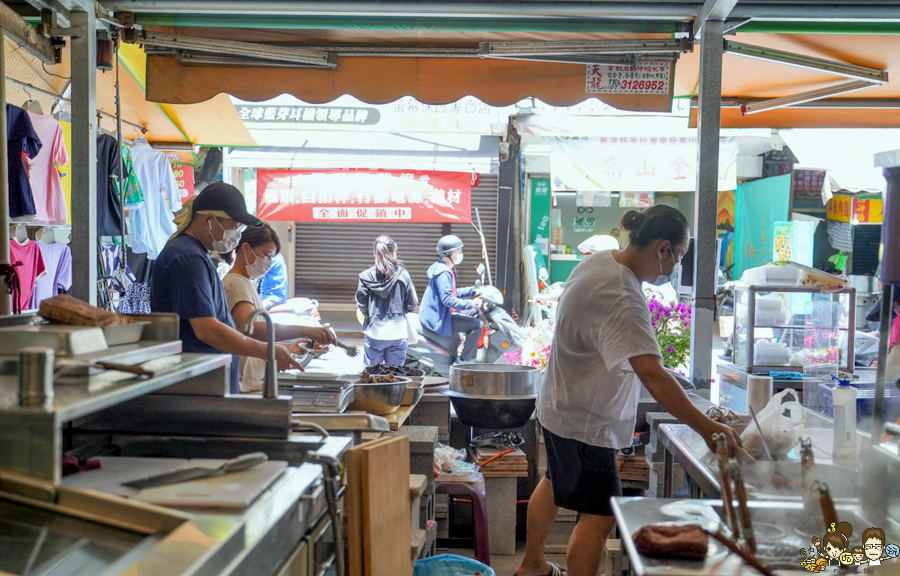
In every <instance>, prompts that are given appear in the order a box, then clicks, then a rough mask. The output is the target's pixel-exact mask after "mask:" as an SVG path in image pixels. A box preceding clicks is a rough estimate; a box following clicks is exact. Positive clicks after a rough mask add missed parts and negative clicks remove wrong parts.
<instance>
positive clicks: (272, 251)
mask: <svg viewBox="0 0 900 576" xmlns="http://www.w3.org/2000/svg"><path fill="white" fill-rule="evenodd" d="M279 252H281V242H280V241H279V239H278V234H277V233H276V232H275V230H274V229H272V227H271V226H269V225H268V224H263V226H261V227H259V228H247V229H246V230H245V231H244V233H243V234H242V235H241V238H240V243H239V244H238V247H237V248H236V249H235V250H234V251H233V252H230V253H228V254H226V255H225V256H224V257H225V259H226V260H227V261H230V262H232V263H233V266H232V268H231V271H229V272H228V274H226V275H225V278H223V279H222V285H223V286H224V287H225V297H226V299H227V300H228V309H229V310H230V311H231V317H232V318H233V319H234V324H235V326H243V325H244V323H245V322H246V321H247V318H249V317H250V315H251V314H252V313H253V311H254V310H256V309H258V308H264V306H263V303H262V300H261V299H260V297H259V293H258V292H257V291H256V287H255V286H254V285H253V282H252V281H253V280H255V279H257V278H261V277H262V276H265V274H266V272H268V271H269V268H271V267H272V259H273V258H274V257H275V256H276V255H277V254H278V253H279ZM252 336H253V338H255V339H257V340H262V341H263V342H265V341H266V338H267V337H266V323H265V322H264V321H263V322H257V323H256V325H255V326H254V327H253V333H252ZM298 338H309V339H311V340H315V341H316V342H320V343H323V344H329V343H331V342H334V335H333V334H332V333H331V331H330V330H328V329H327V328H309V327H305V326H287V325H284V324H275V340H276V341H287V340H296V339H298ZM287 347H288V349H289V350H290V351H291V353H293V354H299V353H300V347H301V346H300V343H299V342H292V343H291V344H288V346H287ZM265 368H266V362H265V360H262V359H260V358H255V357H248V356H241V361H240V390H241V392H242V393H245V394H259V393H261V392H262V390H263V378H264V376H265Z"/></svg>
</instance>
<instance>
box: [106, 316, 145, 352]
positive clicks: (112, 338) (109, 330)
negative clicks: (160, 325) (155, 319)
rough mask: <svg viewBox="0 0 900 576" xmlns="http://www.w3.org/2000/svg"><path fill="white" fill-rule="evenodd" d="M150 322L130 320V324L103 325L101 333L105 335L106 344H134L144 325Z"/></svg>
mask: <svg viewBox="0 0 900 576" xmlns="http://www.w3.org/2000/svg"><path fill="white" fill-rule="evenodd" d="M148 324H150V322H132V323H131V324H118V325H115V326H104V327H103V335H104V336H105V337H106V345H107V346H121V345H122V344H134V343H135V342H137V341H139V340H140V339H141V336H142V335H143V334H144V326H147V325H148Z"/></svg>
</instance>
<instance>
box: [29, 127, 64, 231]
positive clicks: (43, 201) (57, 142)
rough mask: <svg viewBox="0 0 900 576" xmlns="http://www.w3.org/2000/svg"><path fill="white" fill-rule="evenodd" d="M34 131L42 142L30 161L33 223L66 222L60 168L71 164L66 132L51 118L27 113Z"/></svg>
mask: <svg viewBox="0 0 900 576" xmlns="http://www.w3.org/2000/svg"><path fill="white" fill-rule="evenodd" d="M28 117H29V118H31V124H32V125H33V126H34V131H35V132H36V133H37V135H38V138H40V140H41V144H42V146H41V151H40V153H39V154H38V155H37V156H35V157H34V160H32V161H31V167H30V169H29V171H28V180H29V181H30V182H31V192H32V194H33V195H34V209H35V214H34V219H35V220H42V221H47V222H65V221H66V220H68V218H69V215H68V212H67V210H66V197H65V195H63V188H62V179H61V178H60V176H59V170H57V169H56V166H57V164H59V165H63V164H66V163H67V162H68V161H69V153H68V152H67V151H66V144H65V142H64V140H63V129H62V125H60V123H59V122H57V121H56V120H54V119H53V118H51V117H50V116H43V115H41V114H34V113H32V112H29V113H28Z"/></svg>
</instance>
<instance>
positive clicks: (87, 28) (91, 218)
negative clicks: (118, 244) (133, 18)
mask: <svg viewBox="0 0 900 576" xmlns="http://www.w3.org/2000/svg"><path fill="white" fill-rule="evenodd" d="M72 27H74V28H79V29H80V30H81V34H80V36H78V37H73V38H72V40H71V58H72V68H71V71H72V295H73V296H75V297H76V298H78V299H79V300H83V301H85V302H87V303H88V304H91V305H96V304H97V194H96V192H95V190H96V188H97V130H96V128H97V126H96V124H97V119H96V115H95V114H96V113H95V110H96V109H97V105H96V104H97V35H96V32H95V30H96V17H95V15H94V12H93V11H91V12H72Z"/></svg>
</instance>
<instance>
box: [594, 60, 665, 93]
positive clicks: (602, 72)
mask: <svg viewBox="0 0 900 576" xmlns="http://www.w3.org/2000/svg"><path fill="white" fill-rule="evenodd" d="M671 78H672V63H671V62H664V61H659V62H639V63H638V65H637V66H626V65H621V66H619V65H609V64H588V65H587V78H586V80H585V87H584V91H585V92H586V93H588V94H668V93H669V84H670V82H669V80H670V79H671Z"/></svg>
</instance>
